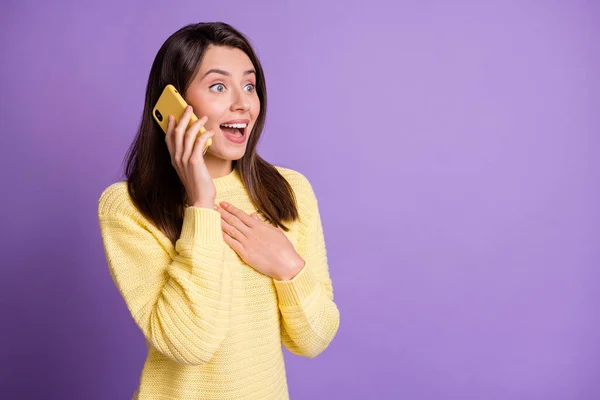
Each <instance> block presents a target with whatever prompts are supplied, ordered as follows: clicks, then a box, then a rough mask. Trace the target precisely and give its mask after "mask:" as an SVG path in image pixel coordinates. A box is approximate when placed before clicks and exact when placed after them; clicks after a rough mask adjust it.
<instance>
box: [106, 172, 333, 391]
mask: <svg viewBox="0 0 600 400" xmlns="http://www.w3.org/2000/svg"><path fill="white" fill-rule="evenodd" d="M277 169H278V170H279V172H280V173H281V174H282V175H283V176H284V177H285V178H286V179H287V180H288V182H289V183H290V184H291V186H292V188H293V189H294V192H295V194H296V199H297V204H298V211H299V214H300V219H299V220H297V221H295V222H293V223H288V225H287V226H288V227H289V228H290V231H289V232H285V234H286V236H287V237H288V238H289V239H290V241H291V242H292V243H293V245H294V247H295V248H296V251H298V253H299V254H300V255H301V256H302V258H303V259H304V260H305V261H306V265H305V266H304V268H303V269H302V270H301V271H300V272H299V273H298V275H296V276H295V277H294V278H293V279H292V280H289V281H277V280H275V279H273V278H271V277H269V276H266V275H263V274H261V273H260V272H258V271H256V270H255V269H253V268H252V267H250V266H249V265H247V264H245V263H244V262H243V261H242V259H241V258H240V257H239V256H238V255H237V253H235V251H233V250H232V249H231V248H230V247H229V246H228V245H227V244H226V243H225V241H224V240H223V237H222V232H221V215H220V214H219V212H217V211H215V210H211V209H206V208H197V207H186V208H185V211H184V218H183V226H182V232H181V235H180V237H179V239H178V240H177V243H176V245H175V246H173V245H172V243H171V241H170V240H169V239H168V238H167V237H166V236H165V235H164V234H163V233H162V232H161V231H160V230H158V229H157V228H156V227H155V226H154V225H153V224H151V223H150V222H149V221H148V220H147V219H146V218H144V217H143V216H142V214H141V213H140V212H139V211H138V210H137V209H136V207H135V206H134V204H133V203H132V201H131V198H130V197H129V195H128V193H127V186H126V183H125V182H117V183H114V184H112V185H110V186H109V187H108V188H106V190H105V191H104V192H103V193H102V195H101V196H100V199H99V204H98V218H99V223H100V230H101V233H102V240H103V243H104V250H105V254H106V259H107V263H108V267H109V271H110V274H111V276H112V279H113V281H114V283H115V285H116V287H117V289H118V290H119V293H120V294H121V296H122V297H123V299H124V300H125V303H126V305H127V308H128V309H129V312H130V313H131V316H132V317H133V320H134V321H135V323H136V324H137V326H138V327H139V328H140V330H141V331H142V333H143V334H144V337H145V339H146V344H147V346H148V355H147V358H146V361H145V363H144V367H143V370H142V372H141V377H140V382H139V386H138V388H137V390H136V391H135V393H134V394H133V398H134V399H140V400H142V399H152V400H160V399H173V400H174V399H190V400H192V399H193V400H197V399H263V400H264V399H287V398H288V387H287V380H286V375H285V366H284V358H283V351H282V344H283V346H285V347H286V348H287V349H288V350H289V351H290V352H292V353H294V354H297V355H300V356H304V357H310V358H312V357H315V356H316V355H318V354H319V353H321V352H322V351H323V350H325V348H326V347H327V346H328V345H329V343H330V342H331V340H332V339H333V337H334V336H335V334H336V332H337V329H338V326H339V311H338V308H337V306H336V304H335V303H334V302H333V287H332V284H331V280H330V277H329V271H328V264H327V255H326V250H325V241H324V236H323V229H322V225H321V219H320V216H319V209H318V205H317V199H316V197H315V195H314V192H313V189H312V187H311V185H310V183H309V181H308V180H307V179H306V177H304V176H303V175H302V174H300V173H299V172H296V171H294V170H291V169H287V168H282V167H277ZM213 182H214V183H215V186H216V188H217V198H216V203H217V204H218V203H219V202H221V201H227V202H229V203H231V204H233V205H234V206H236V207H238V208H240V209H242V210H244V211H245V212H247V213H248V214H250V213H252V212H254V211H256V209H255V208H254V207H253V205H252V203H251V201H250V198H249V197H248V194H247V192H246V190H245V188H244V185H243V183H242V180H241V177H240V175H239V173H238V172H237V170H234V171H233V172H231V173H230V174H229V175H226V176H224V177H221V178H217V179H213Z"/></svg>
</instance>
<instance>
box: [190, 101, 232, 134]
mask: <svg viewBox="0 0 600 400" xmlns="http://www.w3.org/2000/svg"><path fill="white" fill-rule="evenodd" d="M221 103H222V102H220V101H219V100H218V99H214V98H212V97H210V96H198V97H197V98H196V99H195V102H194V103H193V107H194V111H195V113H196V116H197V117H198V118H202V117H203V116H207V117H208V122H207V123H206V128H207V129H212V128H214V127H215V126H218V124H219V121H220V120H221V117H222V116H223V113H224V112H225V109H226V108H227V106H226V105H224V104H221Z"/></svg>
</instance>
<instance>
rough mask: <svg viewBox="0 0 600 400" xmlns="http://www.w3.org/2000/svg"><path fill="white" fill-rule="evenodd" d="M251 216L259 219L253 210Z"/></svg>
mask: <svg viewBox="0 0 600 400" xmlns="http://www.w3.org/2000/svg"><path fill="white" fill-rule="evenodd" d="M252 218H254V219H258V220H260V219H259V218H258V215H257V214H256V213H255V212H254V213H252Z"/></svg>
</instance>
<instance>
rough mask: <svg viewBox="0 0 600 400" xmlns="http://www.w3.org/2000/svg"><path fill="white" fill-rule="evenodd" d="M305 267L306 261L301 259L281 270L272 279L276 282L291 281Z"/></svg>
mask: <svg viewBox="0 0 600 400" xmlns="http://www.w3.org/2000/svg"><path fill="white" fill-rule="evenodd" d="M305 266H306V261H304V260H303V259H302V258H301V257H300V258H299V259H298V260H297V261H296V262H294V264H291V265H289V266H287V267H285V268H283V269H282V270H281V271H279V273H278V274H277V275H276V276H275V277H274V278H275V279H276V280H278V281H291V280H292V279H294V278H295V277H296V275H298V273H300V271H302V269H303V268H304V267H305Z"/></svg>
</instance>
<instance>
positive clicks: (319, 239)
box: [273, 177, 340, 358]
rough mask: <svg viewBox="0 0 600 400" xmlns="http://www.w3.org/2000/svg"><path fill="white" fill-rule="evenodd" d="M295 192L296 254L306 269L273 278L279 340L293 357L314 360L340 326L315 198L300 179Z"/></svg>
mask: <svg viewBox="0 0 600 400" xmlns="http://www.w3.org/2000/svg"><path fill="white" fill-rule="evenodd" d="M298 185H299V190H298V193H297V196H298V203H299V209H300V212H301V214H300V218H301V228H300V229H301V237H300V242H299V246H298V253H299V254H300V255H301V256H302V258H303V259H304V260H305V266H304V267H303V268H302V269H301V270H300V272H299V273H298V274H297V275H296V276H294V277H293V278H292V279H291V280H288V281H279V280H277V279H274V280H273V282H274V284H275V288H276V290H277V295H278V299H279V309H280V311H281V316H282V319H281V340H282V343H283V345H284V346H285V347H286V348H287V349H288V350H289V351H290V352H292V353H293V354H297V355H300V356H304V357H308V358H313V357H316V356H317V355H318V354H320V353H321V352H322V351H323V350H325V349H326V348H327V346H328V345H329V343H330V342H331V341H332V339H333V337H334V336H335V334H336V332H337V329H338V327H339V318H340V313H339V311H338V308H337V306H336V304H335V303H334V302H333V286H332V282H331V279H330V276H329V268H328V264H327V254H326V249H325V239H324V235H323V228H322V225H321V217H320V214H319V208H318V204H317V199H316V197H315V194H314V192H313V189H312V187H311V185H310V183H309V182H308V180H306V178H304V177H302V179H301V180H300V183H298Z"/></svg>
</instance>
